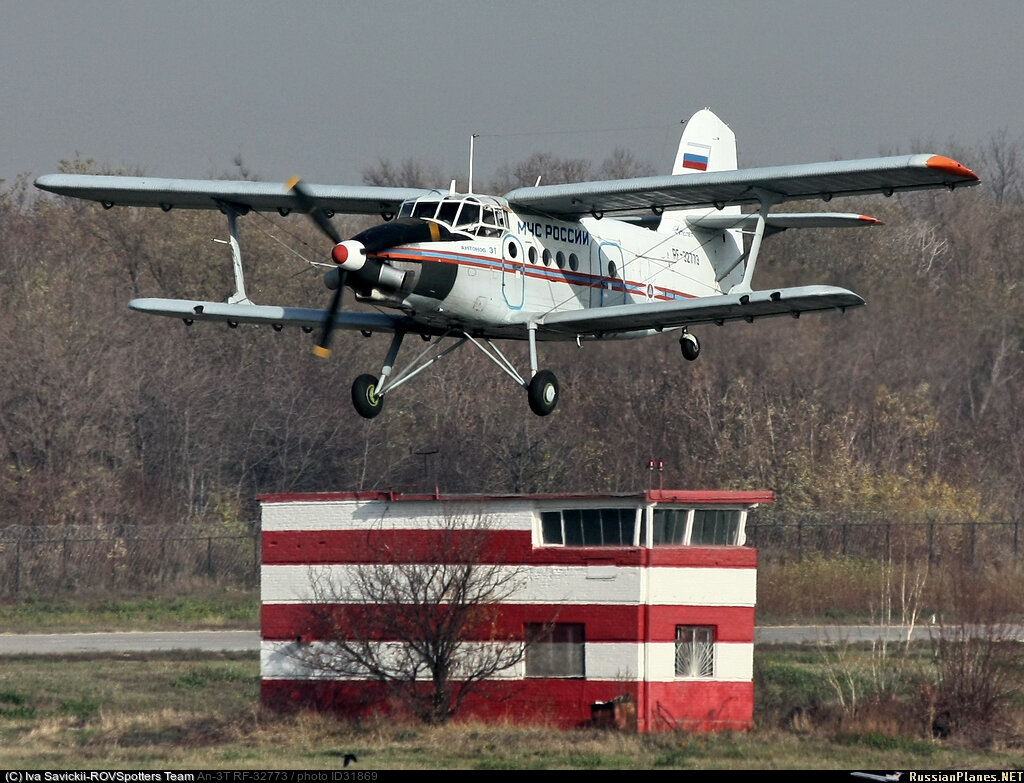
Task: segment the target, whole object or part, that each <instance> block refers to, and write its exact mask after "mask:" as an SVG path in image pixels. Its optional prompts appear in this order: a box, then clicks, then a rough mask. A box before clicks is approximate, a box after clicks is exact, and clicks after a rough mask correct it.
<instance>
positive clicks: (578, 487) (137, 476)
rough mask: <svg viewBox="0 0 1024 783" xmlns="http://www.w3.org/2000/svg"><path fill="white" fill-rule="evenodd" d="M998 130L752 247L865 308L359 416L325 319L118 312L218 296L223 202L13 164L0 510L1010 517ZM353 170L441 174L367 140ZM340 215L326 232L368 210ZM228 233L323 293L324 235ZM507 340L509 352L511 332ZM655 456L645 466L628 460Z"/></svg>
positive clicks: (572, 359)
mask: <svg viewBox="0 0 1024 783" xmlns="http://www.w3.org/2000/svg"><path fill="white" fill-rule="evenodd" d="M1020 150H1021V141H1020V140H1019V139H1012V138H1010V137H1008V136H1007V135H1006V134H1005V133H1003V134H995V135H993V137H992V139H991V140H989V141H987V142H985V143H982V144H978V145H976V146H974V147H965V148H963V149H960V150H954V152H955V153H956V156H957V157H958V159H960V160H961V161H963V162H964V163H965V164H966V165H968V166H970V167H971V168H973V169H974V170H975V171H977V172H978V173H979V174H980V176H981V177H982V181H983V182H982V185H981V186H979V187H977V188H971V189H966V190H962V191H959V190H958V191H956V192H954V193H946V192H929V193H918V194H904V195H898V196H893V197H891V198H883V197H881V196H879V197H877V198H869V199H858V200H850V201H848V202H846V203H843V200H841V199H836V200H834V201H833V202H830V203H829V204H827V205H825V204H822V203H820V202H818V203H808V204H807V205H806V208H807V209H809V210H814V211H821V210H822V209H823V208H827V209H834V210H837V211H853V212H859V213H864V214H869V215H873V216H875V217H878V218H880V219H882V220H883V221H884V223H885V225H884V226H880V227H871V228H867V229H859V230H856V231H853V230H840V229H820V230H807V231H801V232H795V231H788V232H785V233H783V234H781V235H779V236H775V237H772V238H771V239H770V240H769V241H767V242H766V243H765V245H764V248H763V250H762V255H761V263H760V264H759V266H758V274H757V275H756V276H755V280H754V284H755V286H756V287H768V286H772V285H805V284H813V283H830V284H835V285H841V286H844V287H848V288H850V289H852V290H854V291H856V292H858V293H860V294H861V295H862V296H864V298H865V299H866V300H867V302H868V304H867V307H864V308H857V309H856V310H853V311H850V312H848V313H846V314H844V315H839V314H826V315H817V316H815V315H812V316H807V317H804V318H801V319H799V320H796V319H788V318H787V319H769V320H766V321H763V322H757V323H756V324H754V325H748V324H744V323H739V324H730V325H727V326H723V327H717V326H708V327H703V328H700V329H699V330H696V331H698V334H699V337H700V339H701V342H702V344H703V348H704V350H703V352H702V356H701V358H700V359H699V360H698V361H696V362H694V363H689V362H683V361H682V360H681V359H680V356H679V348H678V344H677V340H676V338H675V337H673V336H671V335H665V336H662V337H655V338H649V339H647V340H645V341H643V342H640V343H637V342H632V341H619V342H615V341H608V342H601V341H595V342H590V343H584V344H583V346H582V347H577V346H576V344H575V343H572V344H542V345H541V348H540V349H541V353H542V364H543V365H544V366H547V367H550V368H551V369H552V370H554V371H555V372H556V373H557V374H558V377H559V379H560V381H561V384H562V397H561V401H560V403H559V407H558V409H557V410H556V411H555V413H554V414H553V415H551V416H549V417H547V418H544V419H540V418H538V417H536V416H534V415H533V414H532V413H531V412H530V411H529V409H528V407H527V405H526V404H525V403H526V400H525V393H524V392H522V390H520V389H517V388H516V387H515V386H514V385H513V384H511V383H509V381H508V379H507V378H506V377H505V376H504V375H503V374H501V373H499V372H497V371H496V370H495V369H494V368H493V366H492V365H491V364H490V363H489V362H487V361H486V359H484V358H483V357H480V356H478V355H474V354H475V352H470V351H460V352H457V353H456V354H454V355H452V356H451V357H450V358H449V359H447V360H446V361H445V362H440V363H438V364H437V365H436V366H434V367H433V368H431V370H429V371H428V372H427V373H424V374H423V375H422V376H420V378H419V379H418V380H417V382H416V383H413V384H409V385H407V386H404V387H402V389H401V390H400V391H398V392H396V393H395V394H394V395H392V396H391V397H389V398H388V406H387V408H386V410H385V411H384V413H383V414H382V415H381V416H380V417H378V418H377V419H374V420H372V421H366V420H363V419H361V418H360V417H359V416H358V415H357V414H356V413H355V412H354V411H353V410H352V409H351V405H350V404H349V399H348V397H349V384H350V382H351V379H352V377H354V375H357V374H360V373H362V372H374V373H375V372H377V371H379V367H380V362H381V359H382V357H383V355H384V352H385V351H386V347H387V337H386V336H380V335H374V336H372V337H371V338H370V339H364V338H363V337H362V336H360V335H359V334H358V333H354V334H347V333H346V334H344V335H340V336H339V337H338V338H337V339H336V341H335V345H334V346H333V348H334V351H333V355H332V359H331V360H329V361H326V362H325V361H322V360H320V359H317V358H316V357H314V356H313V355H312V353H311V348H312V345H313V341H314V339H315V335H309V334H305V333H303V332H302V331H301V330H298V329H294V330H288V329H286V330H284V331H282V332H276V331H274V330H272V329H269V328H256V327H245V326H242V327H239V328H237V329H230V328H228V327H220V326H215V325H206V324H197V325H194V326H191V327H186V326H185V325H183V324H182V323H181V322H180V321H177V320H172V319H160V318H150V317H146V316H143V315H139V314H136V313H133V312H131V311H129V310H128V308H127V302H128V301H129V300H130V299H132V298H134V297H138V296H166V297H186V296H187V297H201V298H206V299H225V298H226V297H227V295H228V294H230V293H231V292H232V291H233V280H232V276H231V265H230V255H229V251H228V249H227V247H226V246H225V245H224V244H219V243H216V242H214V241H212V240H214V239H224V238H226V221H225V220H224V218H223V216H222V215H219V214H208V213H203V212H194V211H188V210H174V211H171V212H167V213H163V212H161V211H159V210H143V209H134V208H115V209H111V210H104V209H102V207H100V206H99V205H95V204H91V203H85V202H77V201H74V200H68V199H63V198H57V197H49V196H43V195H40V194H37V193H36V192H35V191H34V190H33V189H32V188H31V184H30V183H31V178H30V177H29V176H27V175H26V176H24V177H19V178H18V180H17V181H15V182H13V183H2V184H0V326H2V328H3V334H4V339H3V340H2V341H0V366H2V367H3V373H2V374H0V459H2V460H3V463H2V466H0V467H2V473H0V481H2V491H0V525H5V524H19V525H34V524H45V525H70V524H95V523H104V524H107V525H110V524H132V525H139V524H142V525H146V524H153V525H168V524H177V523H182V522H187V523H197V524H210V523H214V522H216V523H232V524H233V523H238V524H241V523H243V522H244V521H245V520H250V519H254V518H255V517H256V515H257V514H256V498H257V497H258V496H259V495H260V494H263V493H274V492H291V491H318V490H359V489H387V488H393V489H396V490H401V491H433V490H434V489H435V488H436V489H439V490H441V491H442V492H453V493H454V492H468V493H488V494H492V493H519V492H569V491H573V492H575V491H598V492H616V491H626V490H638V489H642V488H644V487H646V486H648V485H649V484H650V483H651V482H652V481H654V482H657V481H659V480H660V481H662V482H663V483H664V485H665V486H666V487H679V488H711V487H724V488H758V489H771V490H774V491H775V492H776V493H777V496H778V503H777V507H778V510H779V511H785V510H825V511H827V510H832V509H834V510H855V511H883V512H886V511H899V512H921V511H930V510H940V511H944V512H948V511H953V512H955V513H956V514H958V515H959V516H960V517H961V518H965V519H977V518H987V519H1010V518H1014V517H1015V515H1016V514H1017V508H1018V506H1019V503H1020V501H1021V495H1022V492H1024V437H1022V433H1024V411H1022V408H1021V406H1020V404H1019V401H1020V400H1021V399H1022V395H1021V391H1022V389H1021V387H1022V384H1024V353H1022V349H1024V317H1022V316H1024V312H1022V311H1024V303H1022V299H1021V297H1020V295H1019V293H1020V292H1019V286H1020V281H1021V279H1022V277H1024V275H1022V265H1024V252H1022V250H1024V228H1022V223H1021V212H1022V210H1024V191H1022V188H1024V177H1022V163H1021V160H1022V159H1021V155H1020ZM61 167H62V168H63V169H64V170H69V171H90V172H92V171H94V167H93V166H92V164H91V163H89V162H88V161H81V160H74V161H66V162H64V163H62V164H61ZM239 168H240V169H241V166H239ZM653 170H654V169H653V167H652V166H650V165H649V164H646V163H644V162H642V161H638V160H637V159H635V158H634V157H633V156H632V155H631V154H629V153H628V152H624V151H621V150H617V151H615V152H613V153H612V155H611V156H610V157H609V158H608V160H606V161H604V162H603V163H602V164H600V165H599V166H595V165H594V164H592V163H590V162H588V161H583V160H565V159H559V158H555V157H553V156H550V155H546V154H542V153H538V154H537V155H534V156H532V157H531V158H529V159H527V160H526V161H523V162H522V163H519V164H510V165H508V166H505V167H503V168H502V169H501V170H499V171H498V172H497V173H496V175H495V182H493V183H491V185H493V186H494V188H493V190H494V191H495V192H503V191H504V190H507V189H508V188H510V187H513V186H517V185H522V184H530V185H532V184H533V183H534V182H535V181H536V178H537V176H541V177H542V178H543V181H544V182H547V183H555V182H559V181H568V180H570V179H580V178H586V177H604V176H626V175H637V174H645V173H651V172H653ZM234 176H239V175H238V172H235V173H234ZM364 179H365V181H366V182H367V183H371V184H389V185H421V184H429V185H431V186H438V185H439V184H443V183H444V182H447V181H449V180H450V179H452V177H450V176H449V177H440V176H438V172H437V170H436V169H434V168H431V167H430V166H429V165H428V164H422V163H419V162H416V161H404V162H400V163H394V162H391V161H388V160H384V159H382V160H381V161H378V163H377V165H376V166H374V167H372V168H371V169H368V170H367V171H366V172H364ZM428 179H429V182H428V181H425V180H428ZM478 189H482V188H478ZM795 208H796V209H799V208H800V205H796V207H795ZM335 222H336V223H337V224H338V226H339V229H340V230H341V231H342V233H343V234H350V233H352V232H355V231H357V230H359V229H360V228H361V227H363V226H364V225H366V224H365V223H364V222H360V221H359V220H356V219H353V218H345V217H342V216H338V217H336V218H335ZM240 234H241V243H242V251H243V261H244V263H245V266H246V274H247V278H246V280H247V288H248V293H249V295H250V297H251V298H252V299H253V300H254V301H256V302H259V303H273V304H295V305H306V306H310V305H317V304H320V305H322V306H325V307H326V305H327V303H328V302H329V298H330V292H329V291H328V290H327V289H325V288H324V286H323V283H322V280H321V273H322V270H318V268H317V267H315V266H313V265H312V264H311V263H310V262H311V261H315V262H321V261H325V260H327V254H328V252H329V249H330V248H329V247H327V246H326V244H325V240H324V239H323V237H322V236H321V235H320V234H319V233H318V232H317V231H316V229H315V228H314V227H313V226H311V225H310V224H309V221H308V220H306V219H305V218H303V217H302V216H292V217H282V216H279V215H277V214H276V213H274V214H270V215H266V214H252V215H249V216H246V217H245V218H243V219H242V220H241V221H240ZM409 350H410V349H409V348H408V347H406V349H405V352H408V351H409ZM509 353H510V356H511V357H513V359H514V360H515V361H517V362H518V363H522V364H525V363H526V349H525V345H524V346H517V345H513V346H511V347H510V348H509ZM652 458H654V459H660V460H663V461H664V465H665V472H664V474H662V475H661V476H658V477H655V476H653V475H652V474H650V473H649V472H648V470H647V463H648V460H649V459H652Z"/></svg>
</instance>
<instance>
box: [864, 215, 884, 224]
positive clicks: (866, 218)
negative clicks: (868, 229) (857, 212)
mask: <svg viewBox="0 0 1024 783" xmlns="http://www.w3.org/2000/svg"><path fill="white" fill-rule="evenodd" d="M860 219H861V220H863V221H864V222H865V223H870V224H871V225H872V226H881V225H884V223H882V221H881V220H879V219H878V218H875V217H871V215H861V216H860Z"/></svg>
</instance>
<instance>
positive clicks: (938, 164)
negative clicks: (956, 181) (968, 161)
mask: <svg viewBox="0 0 1024 783" xmlns="http://www.w3.org/2000/svg"><path fill="white" fill-rule="evenodd" d="M928 168H930V169H938V170H939V171H944V172H946V173H947V174H952V175H953V176H954V177H960V178H961V179H977V178H978V175H977V174H975V173H974V172H973V171H971V170H970V169H969V168H967V167H966V166H963V165H961V164H960V163H957V162H956V161H955V160H953V159H952V158H947V157H946V156H945V155H932V156H931V157H930V158H928Z"/></svg>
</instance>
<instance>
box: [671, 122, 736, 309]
mask: <svg viewBox="0 0 1024 783" xmlns="http://www.w3.org/2000/svg"><path fill="white" fill-rule="evenodd" d="M736 168H737V158H736V134H735V133H733V132H732V129H731V128H730V127H729V126H728V125H726V124H725V123H724V122H722V120H720V119H719V118H718V116H717V115H716V114H715V113H714V112H713V111H711V109H701V110H700V111H698V112H697V113H696V114H694V115H693V116H692V117H690V119H689V120H687V122H686V127H685V128H684V129H683V136H682V138H681V139H680V140H679V150H678V152H676V160H675V164H674V165H673V167H672V173H673V174H676V175H684V174H695V173H698V172H704V171H734V170H735V169H736ZM707 214H715V215H720V216H724V215H737V216H739V215H740V207H739V205H738V204H732V205H729V206H727V207H724V208H723V209H715V208H714V207H698V208H696V209H675V210H665V213H664V214H663V215H662V216H661V225H660V226H659V229H658V230H659V231H662V232H666V233H672V232H675V231H679V230H683V229H687V230H693V232H694V234H695V235H696V236H698V239H700V240H702V241H701V244H702V245H703V246H704V247H705V250H707V251H708V256H709V259H710V261H711V263H712V265H713V266H714V267H715V270H716V272H717V273H718V274H719V275H720V276H723V279H719V283H720V284H723V290H728V287H729V286H730V285H733V284H735V282H738V279H740V278H742V271H743V270H742V265H738V264H736V261H737V260H738V259H739V257H740V256H741V255H742V254H743V236H742V233H741V232H740V230H739V229H726V230H724V231H714V232H708V231H704V230H697V229H690V227H689V226H688V224H687V222H686V218H687V217H688V216H691V215H707ZM712 235H714V236H715V237H716V238H717V236H722V239H721V240H718V241H716V242H711V241H709V240H710V239H711V238H712ZM725 277H727V278H728V279H724V278H725ZM734 277H735V278H737V279H736V280H733V279H732V278H734Z"/></svg>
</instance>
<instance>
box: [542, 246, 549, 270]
mask: <svg viewBox="0 0 1024 783" xmlns="http://www.w3.org/2000/svg"><path fill="white" fill-rule="evenodd" d="M542 258H543V259H544V266H551V251H550V250H548V249H547V248H545V249H544V254H543V256H542Z"/></svg>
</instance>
